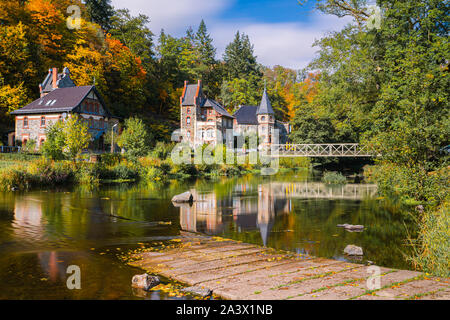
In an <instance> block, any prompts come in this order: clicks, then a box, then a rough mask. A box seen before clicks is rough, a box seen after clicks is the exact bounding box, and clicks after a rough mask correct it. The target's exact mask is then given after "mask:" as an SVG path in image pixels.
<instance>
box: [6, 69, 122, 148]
mask: <svg viewBox="0 0 450 320" xmlns="http://www.w3.org/2000/svg"><path fill="white" fill-rule="evenodd" d="M39 89H40V98H39V99H36V100H35V101H33V102H31V103H30V104H28V105H26V106H25V107H23V108H21V109H18V110H15V111H14V112H11V114H12V115H15V133H14V137H13V139H11V140H12V141H13V142H14V144H21V145H26V143H27V142H28V141H30V140H34V141H36V145H37V148H39V147H40V146H41V145H42V143H43V142H44V141H45V139H46V129H47V128H48V127H49V126H51V125H52V124H54V123H55V122H56V121H64V119H66V118H67V117H72V115H74V114H77V115H79V116H80V118H81V119H82V121H85V122H86V124H88V126H89V132H90V134H91V135H92V143H91V145H90V148H91V149H97V150H102V149H104V143H103V135H104V134H105V132H107V130H108V129H109V128H111V127H112V126H113V125H114V124H116V123H118V121H119V120H118V118H117V117H114V116H113V115H112V114H111V113H110V112H109V111H108V109H107V107H106V104H105V102H104V100H103V99H102V97H101V95H100V93H99V92H98V91H97V89H96V88H95V86H81V87H77V86H76V85H75V83H74V82H73V81H72V79H70V71H69V69H68V68H64V70H63V72H62V73H58V69H57V68H53V69H50V70H49V72H48V75H47V76H46V78H45V79H44V81H43V82H42V83H41V84H39Z"/></svg>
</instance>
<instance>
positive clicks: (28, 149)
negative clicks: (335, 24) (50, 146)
mask: <svg viewBox="0 0 450 320" xmlns="http://www.w3.org/2000/svg"><path fill="white" fill-rule="evenodd" d="M35 151H36V140H33V139H30V140H28V141H27V143H26V144H25V145H24V146H22V152H25V153H32V152H35Z"/></svg>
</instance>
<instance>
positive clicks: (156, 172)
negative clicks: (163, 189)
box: [146, 167, 165, 182]
mask: <svg viewBox="0 0 450 320" xmlns="http://www.w3.org/2000/svg"><path fill="white" fill-rule="evenodd" d="M164 177H165V176H164V174H163V171H162V170H161V168H159V167H149V168H147V175H146V179H147V181H148V182H153V181H160V180H162V179H163V178H164Z"/></svg>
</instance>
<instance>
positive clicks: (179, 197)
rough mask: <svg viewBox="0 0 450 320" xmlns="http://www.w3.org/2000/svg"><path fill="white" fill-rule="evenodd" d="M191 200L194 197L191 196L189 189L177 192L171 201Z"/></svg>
mask: <svg viewBox="0 0 450 320" xmlns="http://www.w3.org/2000/svg"><path fill="white" fill-rule="evenodd" d="M192 201H194V197H193V196H192V193H191V192H189V191H186V192H184V193H181V194H177V195H176V196H174V197H173V198H172V202H192Z"/></svg>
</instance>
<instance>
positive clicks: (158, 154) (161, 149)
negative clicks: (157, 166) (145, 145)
mask: <svg viewBox="0 0 450 320" xmlns="http://www.w3.org/2000/svg"><path fill="white" fill-rule="evenodd" d="M173 147H174V145H173V144H172V143H170V144H166V143H164V142H160V141H159V142H157V143H156V145H155V147H154V148H153V150H152V152H151V156H152V157H155V158H158V159H161V160H165V159H167V157H168V156H170V153H171V152H172V149H173Z"/></svg>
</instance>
